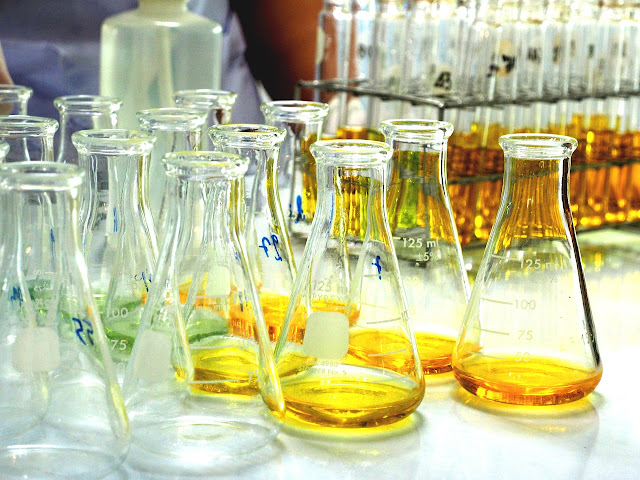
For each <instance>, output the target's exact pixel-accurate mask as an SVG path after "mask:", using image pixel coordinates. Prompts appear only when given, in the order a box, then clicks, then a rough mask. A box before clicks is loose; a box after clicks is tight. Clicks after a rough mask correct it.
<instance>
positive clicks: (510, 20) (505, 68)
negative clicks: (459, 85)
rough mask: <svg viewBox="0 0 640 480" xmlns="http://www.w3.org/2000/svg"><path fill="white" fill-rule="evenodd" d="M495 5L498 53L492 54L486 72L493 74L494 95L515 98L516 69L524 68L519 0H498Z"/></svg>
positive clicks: (516, 88) (517, 74)
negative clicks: (498, 34) (498, 37)
mask: <svg viewBox="0 0 640 480" xmlns="http://www.w3.org/2000/svg"><path fill="white" fill-rule="evenodd" d="M494 5H495V7H494V8H495V10H493V14H494V15H495V16H496V20H497V22H498V25H499V29H500V41H499V43H498V55H497V57H494V58H493V63H492V64H491V65H490V67H489V72H488V73H487V75H491V76H494V77H495V97H494V98H497V99H503V100H507V99H508V100H515V99H516V98H517V97H518V79H519V78H518V77H519V72H520V71H522V68H523V66H522V65H523V59H522V58H521V56H520V52H521V51H522V44H523V41H524V31H523V30H524V29H523V24H522V22H521V21H520V18H519V12H520V2H519V1H518V0H498V2H494ZM489 99H493V98H490V97H489Z"/></svg>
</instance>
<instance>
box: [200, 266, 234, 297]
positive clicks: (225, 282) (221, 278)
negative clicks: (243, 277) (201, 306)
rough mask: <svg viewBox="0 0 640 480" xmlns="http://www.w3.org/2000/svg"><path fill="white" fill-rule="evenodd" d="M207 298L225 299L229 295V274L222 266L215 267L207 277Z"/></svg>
mask: <svg viewBox="0 0 640 480" xmlns="http://www.w3.org/2000/svg"><path fill="white" fill-rule="evenodd" d="M205 292H206V294H207V297H226V296H228V295H229V294H230V293H231V274H230V272H229V269H228V268H227V267H225V266H224V265H216V266H214V267H213V268H211V269H210V270H209V275H208V276H207V288H206V290H205Z"/></svg>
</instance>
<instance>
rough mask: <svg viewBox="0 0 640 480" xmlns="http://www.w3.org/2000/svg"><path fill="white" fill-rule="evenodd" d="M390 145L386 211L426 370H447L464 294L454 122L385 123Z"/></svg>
mask: <svg viewBox="0 0 640 480" xmlns="http://www.w3.org/2000/svg"><path fill="white" fill-rule="evenodd" d="M380 130H381V131H382V133H383V134H384V136H385V137H386V139H387V143H389V144H390V145H391V146H392V147H393V160H392V173H391V181H390V185H389V193H388V196H387V200H388V205H387V208H388V212H389V222H390V224H391V231H392V232H393V243H394V245H395V248H396V252H397V254H398V263H399V264H400V272H401V275H402V281H403V283H404V287H405V291H406V293H407V302H408V306H409V315H410V316H411V320H412V322H413V327H414V330H415V333H416V341H417V342H418V352H419V353H420V361H421V362H422V368H423V370H424V372H425V373H442V372H448V371H450V370H451V354H452V353H453V348H454V346H455V344H456V340H457V338H458V332H459V331H460V326H461V325H462V318H463V316H464V311H465V308H466V306H467V301H468V299H469V280H468V279H467V272H466V271H465V269H464V262H463V259H462V251H461V249H460V242H459V241H458V234H457V231H456V227H455V222H454V219H453V212H452V210H451V201H450V199H449V192H448V190H447V139H448V138H449V137H450V136H451V133H452V132H453V125H451V124H450V123H447V122H437V121H431V120H387V121H385V122H382V124H381V125H380Z"/></svg>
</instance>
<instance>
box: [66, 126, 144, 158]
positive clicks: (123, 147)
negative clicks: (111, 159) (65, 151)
mask: <svg viewBox="0 0 640 480" xmlns="http://www.w3.org/2000/svg"><path fill="white" fill-rule="evenodd" d="M155 141H156V139H155V137H153V136H152V135H149V134H148V133H145V132H139V131H137V130H125V129H122V128H105V129H95V130H80V131H78V132H74V133H73V134H72V135H71V142H72V143H73V146H74V147H76V150H78V153H79V154H81V155H82V154H85V155H114V156H121V157H122V156H127V155H145V154H148V153H150V152H151V149H152V148H153V145H154V143H155Z"/></svg>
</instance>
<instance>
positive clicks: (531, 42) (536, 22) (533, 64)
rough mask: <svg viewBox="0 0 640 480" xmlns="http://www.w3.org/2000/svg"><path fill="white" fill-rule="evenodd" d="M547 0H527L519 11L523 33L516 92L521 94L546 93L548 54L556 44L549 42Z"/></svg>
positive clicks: (518, 55)
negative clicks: (547, 35) (544, 90)
mask: <svg viewBox="0 0 640 480" xmlns="http://www.w3.org/2000/svg"><path fill="white" fill-rule="evenodd" d="M547 3H548V1H547V0H523V1H522V2H521V3H520V5H519V9H518V10H519V12H518V13H517V14H516V15H517V16H518V33H519V35H520V36H521V41H520V42H519V46H518V51H517V56H516V74H517V76H518V79H517V83H518V84H517V85H516V92H517V95H518V97H520V98H522V97H529V98H531V97H533V98H540V97H542V92H543V89H544V81H545V75H544V74H545V73H546V72H545V71H544V68H545V66H546V65H547V57H548V56H549V55H550V54H551V53H552V52H551V49H550V47H551V45H552V44H551V43H547V42H546V34H547V30H548V24H547V22H546V21H545V20H546V7H547ZM510 7H512V5H510ZM503 41H506V39H504V40H503Z"/></svg>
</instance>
